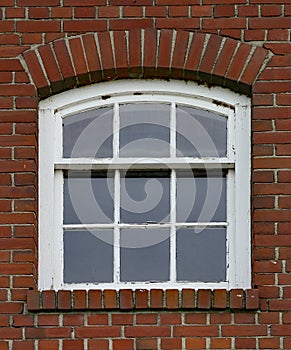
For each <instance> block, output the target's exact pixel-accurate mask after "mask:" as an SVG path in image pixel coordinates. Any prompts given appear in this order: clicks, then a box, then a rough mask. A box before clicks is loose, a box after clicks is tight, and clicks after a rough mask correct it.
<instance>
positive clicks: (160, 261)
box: [120, 228, 170, 282]
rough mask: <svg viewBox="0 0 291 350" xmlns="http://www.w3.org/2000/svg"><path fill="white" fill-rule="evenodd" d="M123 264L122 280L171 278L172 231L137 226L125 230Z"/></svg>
mask: <svg viewBox="0 0 291 350" xmlns="http://www.w3.org/2000/svg"><path fill="white" fill-rule="evenodd" d="M120 263H121V274H120V278H121V281H126V282H127V281H136V282H137V281H168V280H169V271H170V240H169V231H168V230H163V229H134V228H132V229H123V230H121V251H120Z"/></svg>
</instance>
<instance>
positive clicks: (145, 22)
mask: <svg viewBox="0 0 291 350" xmlns="http://www.w3.org/2000/svg"><path fill="white" fill-rule="evenodd" d="M152 27H153V20H152V19H150V18H141V19H139V20H138V21H136V20H135V19H112V20H111V21H110V22H109V29H110V30H126V29H134V28H152Z"/></svg>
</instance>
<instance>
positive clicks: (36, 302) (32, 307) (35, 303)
mask: <svg viewBox="0 0 291 350" xmlns="http://www.w3.org/2000/svg"><path fill="white" fill-rule="evenodd" d="M27 309H28V310H29V311H37V310H39V309H40V295H39V292H36V291H33V290H29V291H28V292H27Z"/></svg>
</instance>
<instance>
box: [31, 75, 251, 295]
mask: <svg viewBox="0 0 291 350" xmlns="http://www.w3.org/2000/svg"><path fill="white" fill-rule="evenodd" d="M136 93H137V94H136ZM134 101H139V102H145V101H146V102H150V101H153V102H169V103H172V106H173V104H174V103H177V104H178V103H179V104H185V105H191V106H192V107H196V108H201V109H207V110H210V111H213V112H217V113H220V114H224V115H225V116H227V118H228V122H227V128H228V139H227V142H228V145H227V149H228V155H227V157H225V158H219V159H218V158H213V159H211V158H209V159H208V160H207V166H208V167H211V165H213V166H215V165H217V164H218V163H219V166H221V168H226V169H230V170H229V172H228V176H227V218H228V222H227V223H225V227H226V228H227V265H228V269H227V281H226V282H219V283H204V282H197V283H196V282H195V283H194V282H193V283H192V282H189V283H185V282H175V281H173V275H174V274H175V273H173V272H171V276H170V281H169V282H165V283H149V282H136V283H128V282H126V283H125V282H123V283H121V282H118V283H77V284H76V283H75V284H74V283H70V284H66V283H64V282H63V272H62V268H63V222H62V221H63V202H62V201H63V199H62V186H63V175H62V169H86V168H87V169H104V167H105V168H106V167H107V166H109V164H110V168H111V169H112V160H106V159H102V160H92V159H90V160H85V159H83V161H82V163H80V159H77V160H74V159H64V158H62V118H63V117H65V116H68V115H71V114H75V113H79V112H82V111H85V110H89V109H93V108H97V107H99V106H105V105H112V104H113V105H114V104H115V106H116V103H118V102H122V103H123V102H134ZM250 106H251V102H250V99H249V98H248V97H246V96H243V95H239V94H237V93H234V92H232V91H230V90H228V89H223V88H219V87H211V88H208V87H206V86H203V85H197V84H196V83H193V82H182V81H160V80H123V81H122V80H120V81H116V82H105V83H99V84H94V85H91V86H87V87H82V88H78V89H76V90H70V91H67V92H64V93H61V94H59V95H56V96H52V97H50V98H48V99H46V100H44V101H41V102H40V104H39V281H38V286H39V289H40V290H48V289H54V290H60V289H62V290H73V289H86V290H88V289H96V288H97V289H105V288H115V289H122V288H132V289H138V288H144V289H150V288H163V289H171V288H175V289H182V288H193V289H201V288H204V289H233V288H244V289H246V288H250V287H251V223H250V197H251V196H250V188H251V113H250ZM172 110H173V108H172ZM171 119H172V121H171V122H172V123H175V121H173V118H171ZM117 127H118V125H117ZM171 142H175V135H173V133H172V135H171ZM86 162H87V163H86ZM155 162H156V160H154V159H143V160H140V161H139V163H138V165H137V167H140V168H141V169H146V168H147V167H148V165H149V164H150V166H151V168H153V166H154V163H155ZM183 162H186V163H187V166H189V165H190V166H191V167H194V168H195V169H197V168H199V167H204V166H205V159H203V160H202V159H198V158H195V159H194V158H191V159H188V160H187V159H179V158H175V155H173V154H171V157H170V158H169V159H166V160H163V163H164V164H165V167H169V168H171V169H179V168H180V167H181V164H182V163H183ZM107 163H108V164H107ZM127 165H130V160H129V159H128V158H125V159H124V160H119V161H117V162H116V164H115V167H116V169H120V168H121V169H122V168H123V167H125V166H127ZM157 166H158V168H161V164H160V163H157ZM117 173H118V171H117ZM171 182H173V181H171ZM171 201H172V200H171ZM213 225H214V226H215V223H214V224H213ZM83 226H84V225H83ZM169 226H171V224H169ZM192 226H193V225H192ZM174 237H175V236H174ZM171 243H172V246H171V250H173V249H175V241H174V238H171ZM171 254H172V255H173V252H172V253H171ZM170 264H171V267H172V270H171V271H173V259H172V260H171V261H170Z"/></svg>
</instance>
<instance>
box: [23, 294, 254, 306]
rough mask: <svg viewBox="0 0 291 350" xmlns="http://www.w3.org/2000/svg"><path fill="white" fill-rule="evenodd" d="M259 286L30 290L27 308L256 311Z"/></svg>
mask: <svg viewBox="0 0 291 350" xmlns="http://www.w3.org/2000/svg"><path fill="white" fill-rule="evenodd" d="M258 308H259V293H258V290H257V289H247V290H242V289H233V290H230V291H228V290H225V289H216V290H207V289H201V290H197V291H195V290H193V289H183V290H181V291H179V290H176V289H168V290H162V289H152V290H150V291H148V290H144V289H138V290H135V291H133V290H129V289H123V290H120V291H116V290H109V289H108V290H104V291H102V290H89V291H85V290H74V291H65V290H62V291H57V292H55V291H53V290H48V291H42V292H38V291H28V295H27V309H28V311H29V312H36V311H51V310H59V311H70V310H121V311H130V310H142V309H143V310H158V309H160V310H190V309H191V310H225V309H229V310H256V309H258Z"/></svg>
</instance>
